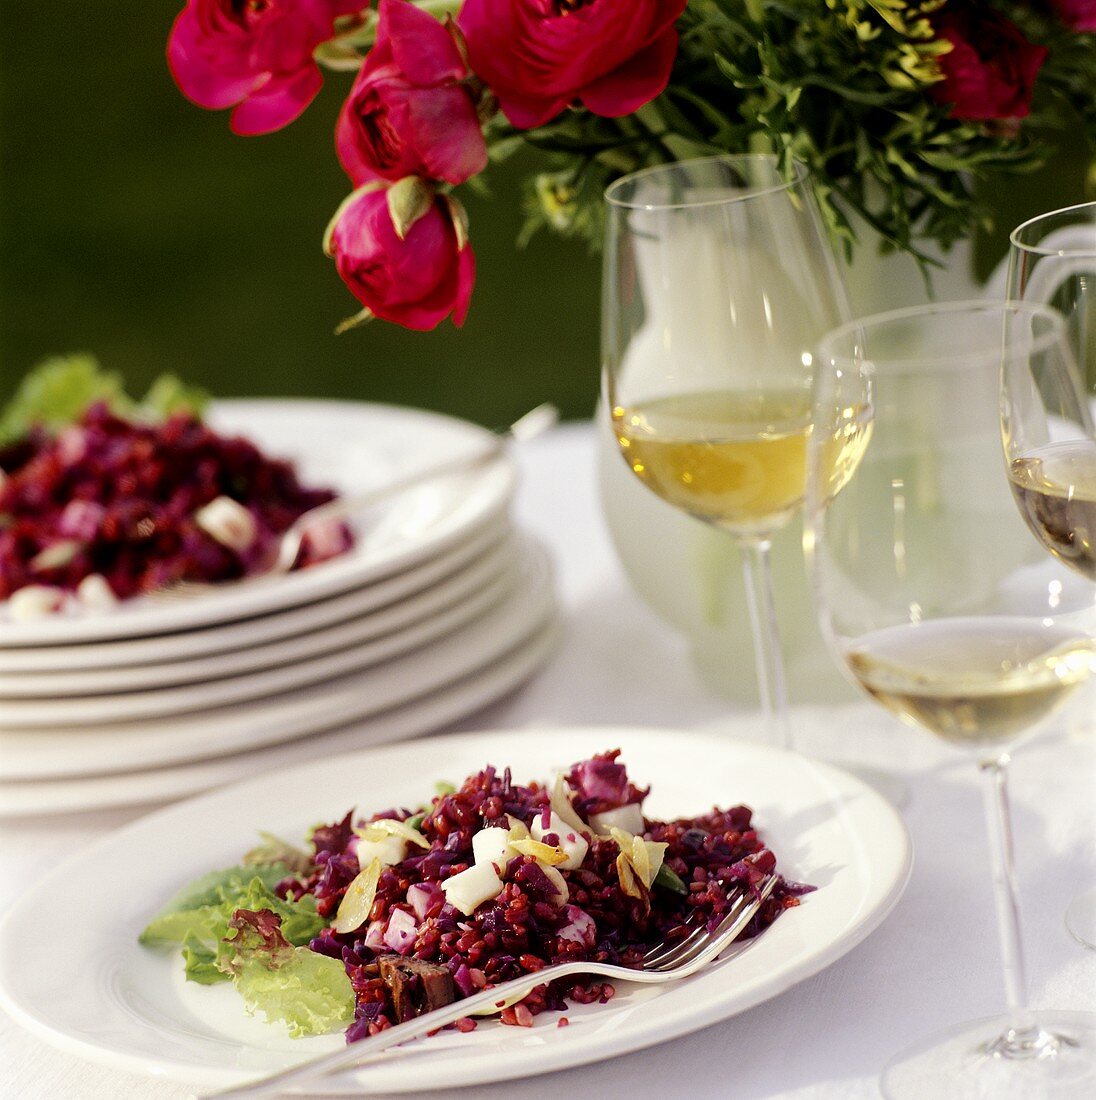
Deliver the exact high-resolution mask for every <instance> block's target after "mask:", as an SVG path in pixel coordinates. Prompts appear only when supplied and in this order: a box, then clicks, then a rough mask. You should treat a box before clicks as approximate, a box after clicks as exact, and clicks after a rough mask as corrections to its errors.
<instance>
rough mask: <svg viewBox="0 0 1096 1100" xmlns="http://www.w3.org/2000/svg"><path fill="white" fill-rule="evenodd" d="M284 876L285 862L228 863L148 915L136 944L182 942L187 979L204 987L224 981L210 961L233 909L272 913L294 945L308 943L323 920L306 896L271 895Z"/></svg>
mask: <svg viewBox="0 0 1096 1100" xmlns="http://www.w3.org/2000/svg"><path fill="white" fill-rule="evenodd" d="M285 876H286V868H285V865H284V864H275V865H273V866H265V867H230V868H228V869H226V870H224V871H214V872H212V873H211V874H209V875H204V876H203V877H202V878H200V879H198V880H197V881H195V882H193V883H191V884H190V886H188V887H186V888H185V889H184V890H182V891H181V892H180V893H179V894H177V895H176V896H175V898H173V899H172V901H171V902H169V903H168V905H167V906H165V907H164V909H162V910H161V911H160V912H159V913H158V914H157V915H156V916H155V917H153V918H152V920H151V921H150V922H149V924H148V926H147V927H146V928H145V930H144V931H143V932H142V933H141V935H140V942H141V943H143V944H144V945H145V946H146V947H164V946H169V945H172V944H182V945H183V958H184V960H185V964H186V976H187V978H189V979H191V980H193V981H200V982H202V983H203V984H206V985H208V984H211V983H212V982H217V981H227V980H228V975H227V974H225V973H223V972H220V971H217V970H216V969H214V960H216V959H218V958H219V957H220V948H219V945H220V943H221V941H222V940H223V939H224V938H225V936H227V935H228V933H229V929H230V926H231V921H232V918H233V915H234V914H235V913H236V912H237V911H238V910H248V911H252V912H256V911H259V910H264V911H269V912H271V913H273V914H275V915H276V916H277V917H278V919H279V921H280V929H281V935H283V936H284V937H285V939H286V940H287V941H288V942H289V943H290V944H291V945H293V946H298V945H300V944H306V943H308V941H309V940H311V939H312V938H313V937H314V936H317V935H319V933H320V931H321V930H322V929H323V928H324V926H325V924H326V921H325V920H324V918H323V917H321V916H320V915H319V914H318V913H317V912H316V899H315V898H314V897H313V896H312V895H311V894H305V895H304V897H302V898H301V899H300V901H285V900H283V899H282V898H279V897H277V896H276V895H275V894H274V892H273V886H274V885H275V884H276V883H278V882H279V881H280V880H281V879H283V878H285ZM199 975H201V976H199Z"/></svg>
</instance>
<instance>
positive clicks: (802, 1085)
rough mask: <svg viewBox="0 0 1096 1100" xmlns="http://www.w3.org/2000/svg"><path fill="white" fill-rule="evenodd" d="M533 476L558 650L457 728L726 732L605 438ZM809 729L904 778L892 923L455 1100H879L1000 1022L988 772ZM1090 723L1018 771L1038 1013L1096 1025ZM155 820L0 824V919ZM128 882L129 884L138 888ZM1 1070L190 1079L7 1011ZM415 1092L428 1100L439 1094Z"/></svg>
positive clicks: (166, 1088)
mask: <svg viewBox="0 0 1096 1100" xmlns="http://www.w3.org/2000/svg"><path fill="white" fill-rule="evenodd" d="M521 462H522V466H523V475H524V476H523V482H522V486H521V489H520V492H519V496H518V501H517V506H516V507H517V516H518V521H519V523H521V524H522V525H523V526H524V527H526V528H527V529H529V530H532V531H534V532H535V533H537V534H538V535H539V536H540V537H541V538H542V539H543V540H544V541H545V543H546V544H547V545H548V546H549V548H550V549H551V551H552V553H553V556H554V558H555V562H556V566H557V569H558V585H559V590H560V594H561V600H562V605H563V609H564V616H565V625H564V637H563V642H562V645H561V647H560V649H559V650H558V652H557V653H556V654H555V656H554V657H553V659H552V660H551V662H550V663H549V665H548V666H547V667H546V668H545V669H544V670H543V671H542V672H541V673H540V674H539V675H538V676H537V677H536V678H535V679H534V680H533V681H532V682H531V683H529V684H527V685H526V686H525V687H524V688H523V689H522V690H521V691H520V692H519V693H517V694H516V695H514V696H513V697H511V698H509V699H506V700H504V701H503V702H501V703H499V704H497V705H495V706H494V707H492V708H491V709H490V710H488V711H487V712H485V713H481V714H479V715H477V716H475V718H474V719H470V720H468V721H465V722H463V723H461V724H460V727H459V728H463V729H481V728H500V727H507V726H515V725H526V724H530V723H533V722H537V723H545V722H558V723H564V724H590V723H608V724H643V725H677V726H698V725H713V726H714V725H718V723H719V722H720V720H721V719H725V718H726V715H727V704H725V703H723V702H721V701H720V700H718V699H716V698H714V697H713V696H712V695H711V694H710V693H709V692H708V691H707V690H706V689H705V688H704V687H703V686H702V684H701V682H700V681H699V679H698V678H697V677H696V675H695V674H694V673H693V671H692V669H691V667H690V664H689V661H688V657H687V653H686V647H685V645H684V643H683V642H682V640H681V639H680V638H678V637H677V636H676V635H675V634H674V633H673V632H672V631H670V630H669V629H668V628H666V627H665V626H663V625H662V624H661V623H660V622H659V621H658V620H657V619H656V618H655V617H654V616H653V615H652V614H651V613H650V612H649V611H648V610H647V609H646V608H645V607H644V605H643V604H642V603H641V602H640V601H639V600H638V599H637V598H636V596H635V595H633V594H632V592H631V591H630V590H629V588H628V585H627V583H626V581H625V579H624V577H623V574H622V572H621V570H620V567H619V565H618V564H617V562H616V559H615V557H614V555H613V552H612V548H611V545H610V543H609V540H608V536H607V534H606V532H605V529H604V525H603V523H602V520H601V515H600V509H599V506H598V502H597V493H596V488H595V473H594V466H595V460H594V446H593V437H592V432H591V429H590V427H589V426H587V425H569V426H565V427H563V428H560V429H558V430H556V431H554V432H553V433H551V434H550V435H548V436H546V437H544V438H542V439H540V440H537V441H535V442H534V443H532V444H530V445H528V447H527V449H526V450H524V451H523V452H522V458H521ZM805 613H809V611H806V610H805ZM742 675H744V676H749V675H752V670H751V669H748V668H747V669H743V671H742ZM796 718H797V730H798V739H799V745H800V747H801V748H802V749H803V750H804V751H807V752H811V753H816V754H818V755H820V756H826V757H829V758H831V759H836V758H845V759H850V758H855V759H856V760H857V761H858V762H859V763H862V764H867V765H871V764H876V765H880V764H884V765H886V766H888V767H891V768H894V769H898V770H901V771H902V772H903V773H904V774H905V775H906V777H907V779H908V784H909V801H908V804H907V806H906V808H905V810H904V813H905V816H906V820H907V822H908V824H909V828H910V831H911V833H912V835H913V838H914V845H915V851H916V862H915V869H914V872H913V878H912V881H911V882H910V885H909V888H908V889H907V891H906V893H905V895H904V897H903V898H902V900H901V901H900V902H899V904H898V907H897V908H896V909H895V911H894V912H893V913H892V914H891V916H890V917H889V918H888V920H887V921H886V922H885V923H884V924H883V925H882V927H880V928H879V929H878V930H877V931H876V932H874V933H873V934H872V935H871V936H870V937H869V939H868V940H867V941H866V942H865V943H863V944H861V945H860V946H859V947H857V948H856V949H855V950H853V951H852V952H851V953H850V954H848V955H846V956H845V957H844V958H842V959H841V960H839V961H838V962H836V963H835V964H833V965H832V966H830V967H829V968H828V969H826V970H824V971H823V972H822V973H820V974H818V975H817V976H815V977H813V978H811V979H809V980H807V981H805V982H802V983H801V984H800V985H798V986H796V987H795V988H793V989H792V990H790V991H789V992H787V993H784V994H783V995H781V996H780V997H777V998H776V999H774V1000H772V1001H769V1002H768V1003H766V1004H764V1005H761V1006H760V1007H757V1008H755V1009H753V1010H751V1011H749V1012H747V1013H745V1014H743V1015H741V1016H738V1017H735V1018H732V1019H730V1020H727V1021H725V1022H723V1023H720V1024H717V1025H715V1026H712V1027H709V1028H707V1029H705V1030H704V1031H701V1032H698V1033H696V1034H694V1035H691V1036H689V1037H687V1038H684V1039H678V1040H676V1041H674V1042H671V1043H667V1044H664V1045H662V1046H658V1047H653V1048H651V1049H648V1050H645V1051H641V1052H638V1053H636V1054H633V1055H630V1056H627V1057H624V1058H618V1059H612V1060H609V1061H606V1062H604V1063H599V1064H597V1065H593V1066H588V1067H584V1068H581V1069H574V1070H564V1071H561V1072H559V1073H556V1074H553V1075H551V1076H547V1077H539V1078H534V1079H529V1080H525V1081H514V1082H506V1083H501V1084H498V1085H492V1086H487V1087H481V1088H475V1089H467V1090H454V1091H451V1092H450V1093H447V1095H451V1096H453V1097H454V1100H458V1098H459V1100H472V1098H473V1097H476V1098H479V1097H482V1098H484V1100H503V1098H504V1097H505V1098H506V1100H540V1098H548V1097H557V1096H590V1097H592V1096H597V1097H601V1098H604V1100H612V1098H615V1097H620V1098H624V1097H627V1098H629V1100H636V1098H640V1097H667V1098H676V1097H685V1096H689V1097H701V1098H703V1097H712V1098H726V1097H732V1096H733V1097H735V1098H740V1100H748V1098H759V1097H781V1098H786V1100H791V1098H794V1100H807V1098H827V1100H829V1098H859V1097H874V1096H876V1095H877V1088H876V1084H875V1081H876V1075H877V1073H878V1071H879V1069H880V1068H881V1067H882V1065H883V1064H884V1063H885V1062H886V1060H887V1058H888V1057H889V1056H890V1055H891V1054H892V1053H894V1052H895V1051H896V1050H898V1049H899V1048H900V1047H902V1046H904V1045H905V1044H906V1043H908V1042H910V1041H912V1040H913V1039H914V1038H915V1037H918V1036H921V1035H925V1034H927V1033H929V1032H932V1031H935V1030H937V1029H939V1028H941V1027H943V1026H946V1025H947V1024H948V1023H950V1022H958V1021H962V1020H967V1019H971V1018H974V1017H980V1016H986V1015H991V1014H994V1013H996V1012H997V1011H998V1010H999V1009H1000V1008H1001V1007H1002V1003H1003V988H1002V981H1001V977H1000V968H999V963H998V952H997V942H996V934H995V924H994V917H993V908H992V900H991V894H990V890H991V883H990V879H989V870H988V867H989V859H988V851H987V841H986V837H985V831H984V828H983V824H982V811H981V805H980V797H979V791H978V789H977V778H976V775H975V769H974V768H973V767H972V766H971V765H970V764H969V763H967V762H966V761H964V760H960V759H958V758H957V757H956V756H955V755H954V754H952V753H951V752H949V751H948V750H946V749H945V748H943V747H942V746H939V745H937V744H935V743H934V742H932V741H931V740H930V739H928V738H927V737H924V738H922V737H919V736H918V735H916V734H914V733H912V732H910V731H907V730H906V729H905V728H904V727H901V726H900V725H899V724H898V723H897V722H896V721H894V720H893V719H891V718H890V717H889V716H887V715H885V714H884V713H882V712H881V711H878V710H877V709H876V708H874V707H871V706H868V705H866V704H862V703H857V704H853V705H849V706H842V707H841V708H840V709H839V711H838V712H835V711H834V709H833V708H831V709H829V710H823V709H822V708H817V707H815V708H811V709H809V710H808V709H800V710H799V711H798V712H797V716H796ZM823 718H824V719H825V721H821V719H823ZM1083 726H1084V723H1083V722H1081V723H1075V724H1074V729H1073V732H1072V733H1067V732H1059V733H1057V734H1050V735H1048V736H1046V737H1044V738H1042V739H1040V740H1038V741H1036V742H1034V743H1032V744H1031V745H1030V746H1027V747H1025V748H1023V749H1022V750H1021V751H1019V752H1018V753H1017V754H1016V758H1015V763H1014V768H1013V809H1014V817H1015V824H1016V843H1017V863H1018V874H1019V882H1020V888H1021V891H1022V895H1023V899H1024V903H1025V918H1026V919H1025V923H1026V941H1027V945H1028V959H1029V968H1030V976H1031V987H1032V989H1031V991H1032V1000H1033V1002H1034V1004H1035V1005H1036V1006H1037V1007H1056V1008H1063V1009H1067V1008H1068V1009H1088V1010H1092V1009H1096V952H1093V951H1086V950H1084V949H1083V948H1081V947H1080V946H1078V945H1077V944H1076V943H1075V942H1074V941H1073V940H1072V939H1070V937H1069V936H1068V935H1067V933H1066V930H1065V928H1064V925H1063V921H1062V914H1063V911H1064V909H1065V906H1066V904H1067V902H1068V900H1069V899H1070V897H1071V896H1072V895H1073V894H1074V893H1075V892H1076V891H1077V890H1079V889H1080V888H1082V887H1084V886H1088V885H1093V884H1096V843H1094V840H1096V821H1094V812H1093V806H1094V803H1096V738H1094V737H1093V736H1092V734H1091V732H1090V733H1088V734H1085V732H1084V730H1083ZM1089 729H1090V730H1091V725H1090V726H1089ZM1078 731H1080V732H1078ZM140 813H141V811H139V810H105V811H101V812H96V813H85V814H80V815H76V816H69V817H59V818H55V819H54V818H39V819H25V820H21V821H18V822H13V823H7V824H5V825H3V826H2V827H0V908H5V907H6V906H7V905H9V904H10V903H11V901H12V900H13V899H14V898H15V897H17V896H18V895H19V893H20V892H21V891H22V890H24V889H25V888H26V887H27V886H29V885H30V884H31V883H33V882H34V881H35V879H36V878H38V877H39V876H40V875H42V874H43V873H44V872H46V871H47V870H49V869H50V867H51V866H53V865H54V864H55V863H56V861H58V860H60V859H62V858H67V857H68V856H70V855H72V854H73V853H74V852H77V851H78V850H79V848H80V847H81V845H84V844H87V843H89V842H90V841H92V840H94V839H96V838H97V837H100V836H102V835H103V834H105V833H107V832H109V831H110V830H112V829H114V828H116V827H117V826H119V825H122V824H124V823H125V822H127V821H130V820H132V819H134V818H135V817H137V816H139V815H140ZM116 885H119V886H122V887H123V888H124V882H122V883H119V884H116ZM42 917H43V934H44V935H52V936H56V937H57V943H58V965H59V966H60V965H65V966H73V965H75V966H79V965H80V962H79V960H73V959H68V958H67V957H66V956H65V948H64V926H65V923H66V921H69V920H79V913H78V912H58V911H56V910H54V911H48V912H44V913H43V915H42ZM0 1065H2V1066H3V1071H2V1073H0V1096H4V1097H12V1098H16V1097H18V1098H20V1100H36V1098H42V1100H46V1098H48V1100H58V1098H63V1097H79V1098H81V1100H84V1098H86V1100H120V1098H132V1100H145V1098H148V1100H152V1098H163V1100H174V1098H179V1097H184V1096H186V1095H187V1094H188V1090H187V1089H186V1088H185V1087H183V1086H180V1085H176V1084H172V1083H167V1082H163V1081H157V1080H149V1079H142V1078H138V1077H134V1076H131V1075H129V1074H125V1073H120V1072H117V1071H114V1070H112V1069H110V1068H107V1067H104V1066H101V1065H93V1064H90V1063H84V1062H82V1061H79V1060H77V1059H76V1058H73V1057H71V1056H69V1055H67V1054H63V1053H59V1052H57V1051H54V1050H53V1049H52V1048H50V1047H49V1046H47V1045H46V1044H45V1043H42V1042H40V1041H39V1040H38V1039H36V1038H34V1037H32V1036H30V1035H29V1034H27V1033H25V1032H24V1031H22V1030H21V1029H20V1028H19V1027H17V1026H16V1025H15V1024H14V1023H13V1022H12V1021H11V1020H10V1019H8V1018H7V1017H6V1016H4V1015H3V1014H0ZM418 1095H420V1100H421V1097H422V1096H425V1095H427V1094H418Z"/></svg>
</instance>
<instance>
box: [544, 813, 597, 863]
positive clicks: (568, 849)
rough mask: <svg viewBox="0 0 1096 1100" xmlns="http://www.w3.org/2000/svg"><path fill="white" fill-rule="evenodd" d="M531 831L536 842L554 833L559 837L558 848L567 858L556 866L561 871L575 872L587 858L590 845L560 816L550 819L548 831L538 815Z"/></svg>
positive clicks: (552, 816) (556, 815)
mask: <svg viewBox="0 0 1096 1100" xmlns="http://www.w3.org/2000/svg"><path fill="white" fill-rule="evenodd" d="M530 831H531V832H532V834H533V839H534V840H539V841H543V840H544V838H545V837H546V836H548V835H550V834H552V833H554V834H555V835H556V837H558V839H557V841H556V847H557V848H559V849H560V851H562V852H563V853H564V854H565V855H566V856H567V858H566V859H565V860H564V861H563V862H562V863H558V864H556V866H557V867H559V868H560V869H561V870H564V871H574V870H575V869H576V868H578V867H581V866H582V861H583V860H584V859H585V858H586V852H587V850H588V849H589V847H590V845H589V844H588V843H587V841H586V838H585V837H584V836H583V835H582V833H580V832H579V831H578V830H577V829H575V828H572V827H571V826H570V825H568V824H567V822H566V821H564V820H563V819H562V818H561V817H560V816H559V815H558V814H556V813H554V812H553V813H552V815H551V817H550V818H549V819H548V828H547V829H546V828H544V826H543V825H542V824H541V817H540V815H539V814H538V815H537V817H536V818H535V819H534V820H533V824H532V825H531V826H530Z"/></svg>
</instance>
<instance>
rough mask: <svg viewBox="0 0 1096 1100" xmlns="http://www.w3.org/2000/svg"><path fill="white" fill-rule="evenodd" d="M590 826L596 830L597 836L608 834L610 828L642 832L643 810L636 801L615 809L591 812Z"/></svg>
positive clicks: (633, 832) (635, 832) (634, 832)
mask: <svg viewBox="0 0 1096 1100" xmlns="http://www.w3.org/2000/svg"><path fill="white" fill-rule="evenodd" d="M590 827H591V828H593V829H596V830H597V834H598V836H609V835H610V832H609V831H610V830H611V829H623V830H624V831H625V832H626V833H632V834H637V833H642V832H643V811H642V810H641V809H640V808H639V803H638V802H629V803H628V805H627V806H618V807H617V808H616V809H615V810H605V811H604V812H602V813H600V814H591V815H590Z"/></svg>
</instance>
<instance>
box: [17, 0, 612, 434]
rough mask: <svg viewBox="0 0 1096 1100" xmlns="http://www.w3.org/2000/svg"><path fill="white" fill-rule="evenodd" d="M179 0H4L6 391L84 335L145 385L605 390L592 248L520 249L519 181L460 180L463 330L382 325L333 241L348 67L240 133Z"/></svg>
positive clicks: (483, 402)
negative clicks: (327, 250) (472, 190)
mask: <svg viewBox="0 0 1096 1100" xmlns="http://www.w3.org/2000/svg"><path fill="white" fill-rule="evenodd" d="M181 7H182V0H141V2H140V3H134V0H127V2H122V0H96V2H95V3H78V4H48V3H42V2H41V0H3V2H2V3H0V89H2V100H0V142H2V144H0V399H2V398H3V397H5V396H7V394H8V392H10V390H11V389H12V388H13V387H14V385H15V383H16V381H17V380H18V378H19V377H20V376H21V375H22V374H23V373H24V372H25V371H26V370H27V369H28V368H29V367H30V366H32V365H33V364H34V363H35V362H36V361H37V360H38V359H40V358H41V357H42V356H44V355H46V354H49V353H53V352H66V351H77V350H87V351H91V352H93V353H94V354H96V355H97V356H98V357H99V359H100V360H101V361H102V363H103V365H104V366H106V367H109V368H112V369H117V370H121V371H122V372H124V374H125V375H126V377H127V379H128V380H129V381H130V388H131V389H134V390H141V389H143V387H144V385H145V384H146V383H147V381H148V380H149V379H150V378H152V377H153V376H155V375H156V374H159V373H160V372H162V371H165V370H166V371H174V372H175V373H177V374H179V375H181V376H182V377H184V378H186V379H188V380H190V381H193V382H196V383H199V384H201V385H203V386H205V387H206V388H207V389H209V390H211V391H212V392H214V393H215V394H219V395H231V394H279V395H283V394H293V395H296V394H305V395H309V396H317V397H353V398H359V399H363V400H370V401H395V402H400V403H406V404H414V405H419V406H423V407H426V408H434V409H441V410H444V411H447V412H451V413H455V414H457V415H460V416H467V417H471V418H473V419H476V420H479V421H481V422H483V423H488V424H500V423H505V422H508V421H510V420H512V419H513V418H514V416H515V415H518V414H520V413H521V412H523V411H524V410H525V409H526V408H528V407H530V406H532V405H535V404H537V403H538V402H540V401H545V400H552V401H555V402H556V403H557V404H558V405H560V407H561V408H562V409H563V410H564V412H565V414H566V415H568V416H571V417H577V416H588V415H589V414H590V413H591V412H592V410H593V407H594V402H595V400H596V396H597V391H598V350H597V348H598V336H597V316H598V293H599V290H598V280H599V265H598V261H597V259H596V258H595V257H592V256H590V255H589V254H588V253H587V251H586V250H585V248H584V247H583V246H582V245H580V244H577V243H574V242H565V241H561V240H556V239H551V238H549V237H548V236H546V235H541V236H539V237H538V238H536V239H535V240H534V241H533V242H532V243H531V244H530V245H529V247H528V248H527V249H525V250H524V251H518V250H517V249H516V248H515V245H514V241H515V239H516V237H517V235H518V231H519V228H520V225H521V220H522V219H521V204H520V197H519V189H518V186H517V179H518V177H519V175H520V170H521V166H520V165H515V166H514V167H513V168H511V167H510V166H507V171H506V172H498V173H496V174H495V175H494V177H493V180H492V187H493V189H494V194H495V198H494V200H493V201H490V202H488V201H485V200H483V199H478V198H477V197H476V196H474V195H469V196H466V201H467V206H468V208H469V214H470V216H471V220H472V234H473V243H474V247H475V250H476V258H477V265H478V278H477V283H476V290H475V296H474V301H473V305H472V310H471V312H470V313H469V316H468V320H467V322H466V323H465V326H464V328H463V329H461V330H457V329H454V328H453V327H452V325H451V324H450V323H449V322H448V321H446V322H444V323H443V324H442V325H441V326H439V328H438V329H437V330H435V331H434V332H431V333H413V332H408V331H405V330H403V329H401V328H398V327H396V326H393V325H387V324H384V323H381V322H375V323H373V324H370V325H367V326H365V327H364V328H360V329H357V330H354V331H351V332H348V333H345V334H344V335H342V336H338V337H336V336H335V335H333V330H334V327H335V325H336V324H337V323H338V322H339V321H341V320H342V319H343V318H345V317H348V316H350V315H351V314H353V313H356V312H357V310H358V309H359V308H360V307H359V306H358V304H357V302H356V301H355V300H354V298H353V297H352V296H351V295H350V294H349V292H348V291H347V290H346V289H345V287H344V286H343V284H342V283H341V281H340V280H339V278H338V276H337V275H336V274H335V269H334V266H333V265H332V263H331V261H330V260H328V259H327V258H326V257H325V256H324V255H323V253H322V251H321V248H320V238H321V236H322V234H323V230H324V227H325V226H326V224H327V221H328V218H329V217H330V215H331V214H332V212H333V211H334V210H335V208H336V206H337V205H338V204H339V202H340V201H341V199H342V198H343V197H344V196H345V194H346V193H347V192H348V191H349V184H348V182H347V179H346V177H345V176H344V175H343V172H342V169H341V168H340V167H339V165H338V162H337V161H336V159H335V152H334V143H333V130H334V125H335V117H336V115H337V113H338V110H339V106H340V104H341V102H342V99H343V97H344V96H345V94H346V91H347V90H348V88H349V85H350V79H351V77H350V75H349V74H342V73H335V74H328V76H327V80H326V84H325V88H324V91H323V92H322V93H321V95H320V96H319V98H318V99H317V100H316V101H315V102H314V103H313V104H312V106H311V107H310V108H309V109H308V110H307V111H306V112H305V114H304V116H303V117H302V118H301V119H299V120H298V121H297V122H295V123H294V124H293V125H292V126H290V127H288V128H287V129H285V130H283V131H281V132H279V133H276V134H272V135H269V136H267V137H259V138H240V137H236V136H234V135H233V134H232V133H230V131H229V128H228V113H227V112H217V113H213V112H209V111H203V110H201V109H199V108H197V107H194V106H192V105H191V104H190V103H188V102H187V101H186V100H185V99H184V98H183V97H182V95H181V94H180V93H179V91H178V90H177V89H176V87H175V85H174V83H173V82H172V80H171V77H170V75H169V73H168V70H167V65H166V63H165V61H164V45H165V42H166V40H167V35H168V31H169V29H170V27H171V23H172V20H173V19H174V16H175V14H176V12H177V11H178V10H179V9H180V8H181Z"/></svg>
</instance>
